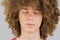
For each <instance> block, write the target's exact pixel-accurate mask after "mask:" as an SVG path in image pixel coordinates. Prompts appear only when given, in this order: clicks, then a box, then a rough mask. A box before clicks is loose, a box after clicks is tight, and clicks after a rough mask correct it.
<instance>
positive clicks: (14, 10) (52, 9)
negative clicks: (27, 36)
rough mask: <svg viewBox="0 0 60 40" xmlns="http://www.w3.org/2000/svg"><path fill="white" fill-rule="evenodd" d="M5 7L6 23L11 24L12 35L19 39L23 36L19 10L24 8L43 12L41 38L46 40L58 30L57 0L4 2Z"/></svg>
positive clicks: (12, 0)
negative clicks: (33, 7)
mask: <svg viewBox="0 0 60 40" xmlns="http://www.w3.org/2000/svg"><path fill="white" fill-rule="evenodd" d="M2 3H3V6H4V7H5V15H6V21H7V22H8V24H9V28H11V29H12V33H13V34H14V35H15V36H16V37H19V36H20V35H21V28H20V27H21V26H20V23H19V20H18V19H19V17H18V15H19V9H21V8H22V7H23V6H29V5H30V6H33V5H35V6H36V7H37V8H39V9H40V11H42V13H43V14H42V16H43V18H42V19H43V20H42V24H41V27H40V36H41V38H42V39H44V40H46V38H47V37H48V35H52V34H53V31H54V30H55V29H56V24H58V21H59V18H58V17H59V16H60V14H59V10H58V8H57V7H58V5H57V0H4V1H3V2H2Z"/></svg>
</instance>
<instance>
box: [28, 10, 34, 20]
mask: <svg viewBox="0 0 60 40" xmlns="http://www.w3.org/2000/svg"><path fill="white" fill-rule="evenodd" d="M33 16H34V15H33V12H32V11H29V13H28V19H33Z"/></svg>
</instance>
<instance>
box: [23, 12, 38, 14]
mask: <svg viewBox="0 0 60 40" xmlns="http://www.w3.org/2000/svg"><path fill="white" fill-rule="evenodd" d="M23 13H25V14H28V11H25V12H23ZM33 13H34V14H39V12H36V11H35V12H33Z"/></svg>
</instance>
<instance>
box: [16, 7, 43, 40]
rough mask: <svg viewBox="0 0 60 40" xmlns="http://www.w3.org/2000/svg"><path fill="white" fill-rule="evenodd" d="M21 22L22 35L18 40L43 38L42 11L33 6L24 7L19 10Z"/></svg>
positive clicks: (39, 39)
mask: <svg viewBox="0 0 60 40" xmlns="http://www.w3.org/2000/svg"><path fill="white" fill-rule="evenodd" d="M19 22H20V24H21V36H20V37H18V38H17V40H37V39H38V40H42V39H41V38H40V32H39V27H40V26H41V22H42V12H41V11H39V10H38V9H36V8H33V7H31V6H28V7H23V8H21V9H20V11H19ZM23 38H24V39H23Z"/></svg>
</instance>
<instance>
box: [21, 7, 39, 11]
mask: <svg viewBox="0 0 60 40" xmlns="http://www.w3.org/2000/svg"><path fill="white" fill-rule="evenodd" d="M21 9H24V10H30V9H31V10H40V8H38V7H33V6H24V7H21V8H20V10H21Z"/></svg>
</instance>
